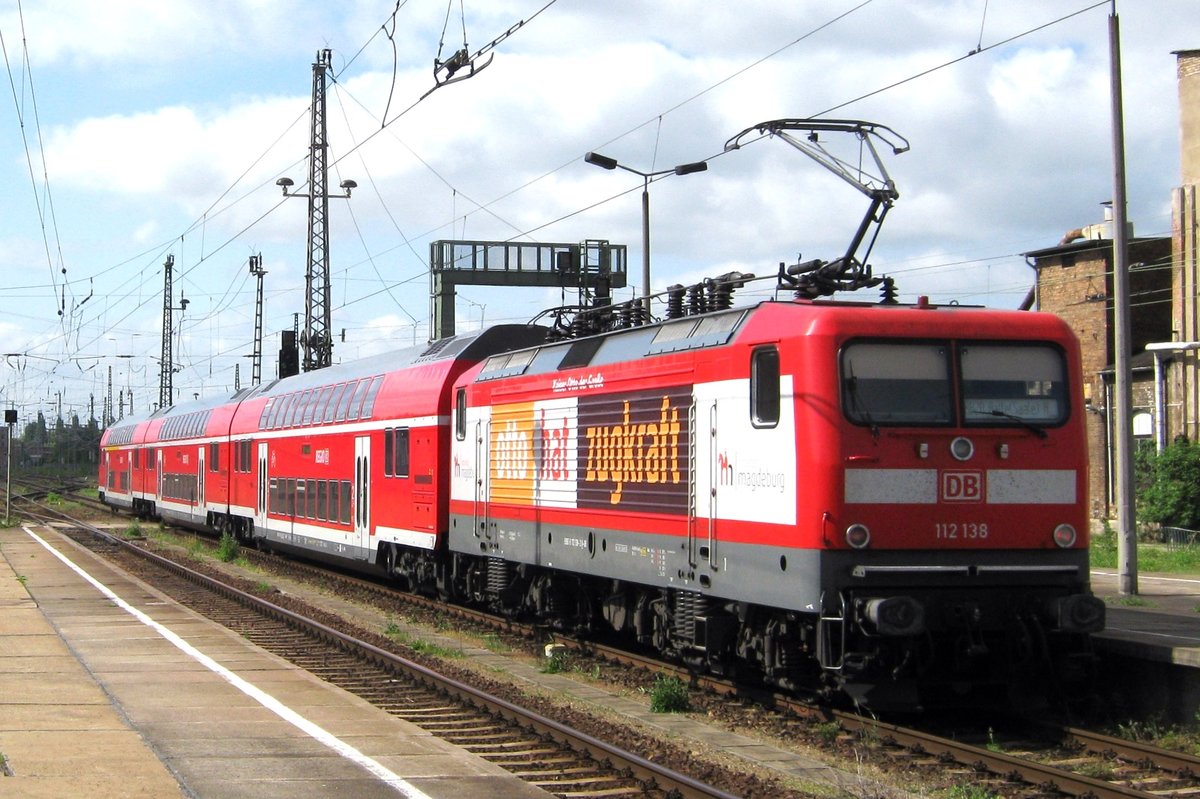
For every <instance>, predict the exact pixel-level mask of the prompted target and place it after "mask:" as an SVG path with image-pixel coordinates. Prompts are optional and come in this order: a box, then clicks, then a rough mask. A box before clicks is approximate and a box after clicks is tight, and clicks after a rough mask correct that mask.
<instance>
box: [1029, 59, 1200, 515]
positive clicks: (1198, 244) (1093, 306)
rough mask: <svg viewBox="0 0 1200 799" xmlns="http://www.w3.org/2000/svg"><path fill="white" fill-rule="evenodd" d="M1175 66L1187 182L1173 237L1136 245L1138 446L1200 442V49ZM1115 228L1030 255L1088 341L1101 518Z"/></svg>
mask: <svg viewBox="0 0 1200 799" xmlns="http://www.w3.org/2000/svg"><path fill="white" fill-rule="evenodd" d="M1175 57H1176V67H1177V71H1178V87H1179V110H1180V153H1181V156H1182V157H1181V167H1182V169H1181V172H1182V178H1183V180H1182V183H1181V185H1180V186H1179V187H1178V188H1177V189H1175V191H1174V192H1173V194H1172V211H1173V219H1172V226H1171V227H1172V235H1171V237H1170V238H1165V237H1164V238H1149V239H1147V238H1143V239H1138V238H1134V237H1133V236H1132V235H1130V237H1129V264H1130V267H1129V269H1130V271H1129V295H1130V309H1129V312H1130V336H1131V341H1130V350H1131V357H1130V366H1131V370H1132V372H1133V374H1132V378H1133V381H1132V382H1133V385H1132V388H1133V408H1132V409H1131V411H1132V416H1133V419H1132V422H1133V434H1134V440H1135V442H1136V443H1137V445H1138V446H1155V445H1156V444H1157V445H1162V444H1163V443H1165V442H1168V441H1171V440H1173V439H1175V438H1176V437H1178V436H1186V437H1187V438H1189V439H1191V440H1193V441H1196V440H1200V375H1198V372H1197V364H1198V356H1200V209H1198V207H1197V202H1198V200H1200V198H1198V197H1197V191H1196V187H1197V184H1200V50H1180V51H1178V52H1176V53H1175ZM1111 224H1112V223H1111V221H1107V222H1105V223H1102V224H1099V225H1089V226H1087V227H1084V228H1081V229H1079V230H1073V231H1071V232H1070V233H1068V234H1067V235H1066V236H1064V238H1063V240H1062V242H1060V243H1059V244H1058V245H1057V246H1055V247H1049V248H1046V249H1043V250H1037V251H1035V252H1030V253H1026V257H1027V258H1028V259H1030V262H1031V265H1032V266H1033V268H1034V269H1035V271H1036V272H1037V287H1036V297H1037V305H1038V308H1040V309H1041V310H1044V311H1049V312H1051V313H1056V314H1058V315H1059V316H1061V317H1063V318H1064V319H1065V320H1067V323H1068V324H1069V325H1070V326H1071V328H1072V329H1073V330H1074V331H1075V334H1076V335H1077V336H1078V337H1079V342H1080V347H1081V349H1082V354H1083V372H1084V380H1085V385H1084V395H1085V401H1086V405H1087V410H1088V425H1087V426H1088V452H1089V455H1090V460H1091V467H1090V468H1091V471H1090V495H1089V499H1090V506H1091V511H1092V516H1093V518H1096V519H1108V518H1111V517H1112V516H1113V515H1114V512H1115V509H1114V508H1113V505H1112V499H1113V480H1112V469H1111V465H1112V462H1113V457H1114V453H1113V447H1112V443H1111V442H1112V440H1113V432H1114V431H1113V429H1112V423H1111V418H1110V416H1111V414H1110V413H1109V410H1110V409H1111V408H1112V406H1113V401H1112V398H1113V391H1114V385H1113V384H1114V375H1113V363H1114V362H1115V360H1116V353H1115V351H1114V348H1113V307H1112V296H1113V289H1112V264H1113V252H1112V230H1111ZM1147 345H1150V349H1149V350H1147Z"/></svg>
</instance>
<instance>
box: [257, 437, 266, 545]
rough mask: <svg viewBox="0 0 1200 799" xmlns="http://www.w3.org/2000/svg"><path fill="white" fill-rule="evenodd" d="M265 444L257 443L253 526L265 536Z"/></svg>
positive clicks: (262, 442) (263, 442)
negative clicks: (256, 493) (256, 492)
mask: <svg viewBox="0 0 1200 799" xmlns="http://www.w3.org/2000/svg"><path fill="white" fill-rule="evenodd" d="M267 485H268V483H267V442H265V441H260V442H259V443H258V504H257V505H256V506H255V516H254V526H255V527H256V528H258V529H259V530H261V531H262V534H263V535H265V534H266V530H267V496H268V494H267Z"/></svg>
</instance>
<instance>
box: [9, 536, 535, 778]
mask: <svg viewBox="0 0 1200 799" xmlns="http://www.w3.org/2000/svg"><path fill="white" fill-rule="evenodd" d="M39 539H40V540H39ZM43 542H45V543H43ZM48 547H50V548H53V549H54V550H55V551H57V552H59V553H60V554H61V555H62V556H63V557H64V558H66V559H68V560H69V561H71V562H72V563H74V564H75V565H76V567H77V568H78V569H79V570H81V571H76V570H73V569H72V568H71V566H70V565H68V564H67V563H65V562H64V561H63V560H62V559H60V558H59V557H57V556H56V555H55V554H54V553H52V552H51V551H50V549H49V548H48ZM81 572H82V573H81ZM84 573H86V574H87V575H88V576H90V577H91V578H92V579H93V580H95V581H96V582H97V583H99V584H100V586H102V587H100V586H97V585H96V584H93V583H91V582H88V580H87V578H86V577H85V576H84ZM105 590H108V591H111V592H112V593H111V594H109V595H106V594H105V593H103V592H104V591H105ZM0 754H2V755H3V757H4V766H3V767H0V771H7V772H8V775H7V776H4V775H0V796H3V797H6V799H7V797H31V798H34V799H36V798H39V797H56V799H57V798H60V797H86V798H87V799H110V797H155V798H156V799H159V798H161V797H171V796H183V797H198V798H199V799H227V798H229V799H232V798H233V797H247V798H249V797H254V799H275V797H279V798H280V799H282V798H283V797H288V798H289V799H308V798H309V797H312V798H314V799H315V797H330V796H353V797H356V798H358V797H361V798H362V799H375V797H395V796H408V797H412V798H413V799H422V797H429V799H444V798H445V799H450V798H451V797H453V799H462V797H467V796H487V797H495V798H496V799H507V798H508V797H512V798H513V799H517V798H518V797H545V796H547V795H548V794H546V793H545V792H543V791H541V790H540V789H538V788H535V787H533V786H531V785H528V784H527V783H525V782H523V781H521V780H519V779H517V778H515V777H513V776H511V775H510V774H508V773H507V772H506V771H504V770H503V769H501V768H499V767H497V766H495V765H492V764H490V763H488V762H487V761H485V760H483V759H481V758H479V757H477V756H475V755H472V754H470V753H468V752H466V751H464V750H462V749H460V748H458V747H455V746H453V745H452V744H449V743H446V742H444V741H441V740H439V739H437V738H435V737H434V736H432V735H430V734H429V733H426V732H424V731H422V730H421V729H419V728H418V727H415V726H414V725H411V724H409V723H407V722H404V721H401V720H399V719H397V718H395V717H393V716H391V715H389V714H387V713H386V712H384V711H382V710H379V709H378V708H375V707H373V706H371V705H370V704H368V703H367V702H365V701H364V700H362V699H360V698H358V697H356V696H354V695H352V694H350V693H348V692H345V691H343V690H341V689H339V688H336V687H334V686H331V685H329V684H327V683H325V682H323V681H321V680H320V679H318V678H316V677H314V676H313V675H311V674H309V673H307V672H305V671H303V670H302V669H299V668H297V667H295V666H293V665H291V664H289V663H287V662H286V661H283V660H281V659H279V658H277V657H275V656H273V655H271V654H269V653H267V652H265V651H264V650H262V649H260V648H258V647H256V646H254V645H253V644H251V643H250V642H249V641H247V640H245V639H244V638H242V637H241V636H239V635H237V634H235V633H233V632H230V631H229V630H227V629H225V628H223V627H220V626H219V625H217V624H215V623H213V622H211V621H209V620H207V619H204V618H203V617H201V616H199V615H197V614H196V613H194V612H192V611H190V610H188V609H186V608H183V607H181V606H179V605H177V604H175V603H174V602H172V601H171V600H169V599H167V598H166V597H164V596H162V595H160V594H158V593H157V592H155V591H154V590H153V589H150V588H149V587H148V586H146V585H145V584H143V583H141V582H140V581H138V580H136V579H134V578H131V577H130V576H129V575H127V574H125V573H124V572H122V571H120V570H118V569H114V568H113V567H110V566H108V565H107V564H105V563H103V562H102V561H100V560H99V559H97V558H95V557H94V556H92V555H91V554H90V553H88V552H86V551H85V550H82V549H81V548H79V547H77V546H75V545H74V544H72V543H71V542H69V541H67V540H66V539H64V538H62V537H60V536H59V535H58V534H57V533H55V532H54V531H52V530H49V529H47V528H43V527H35V526H28V527H26V528H7V529H0Z"/></svg>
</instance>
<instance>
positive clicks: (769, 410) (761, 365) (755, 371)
mask: <svg viewBox="0 0 1200 799" xmlns="http://www.w3.org/2000/svg"><path fill="white" fill-rule="evenodd" d="M779 404H780V402H779V350H778V349H776V348H775V347H763V348H761V349H757V350H755V351H754V352H753V353H752V354H751V356H750V421H751V423H752V424H753V425H754V426H755V427H775V426H776V425H777V424H779Z"/></svg>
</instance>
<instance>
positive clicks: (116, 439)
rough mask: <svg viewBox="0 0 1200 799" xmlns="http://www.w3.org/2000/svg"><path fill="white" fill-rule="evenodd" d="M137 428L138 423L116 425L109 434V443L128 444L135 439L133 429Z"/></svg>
mask: <svg viewBox="0 0 1200 799" xmlns="http://www.w3.org/2000/svg"><path fill="white" fill-rule="evenodd" d="M136 429H137V425H136V424H127V425H123V426H121V427H115V428H113V429H112V432H110V433H109V434H108V443H109V444H128V443H129V442H130V441H133V431H134V430H136Z"/></svg>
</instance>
